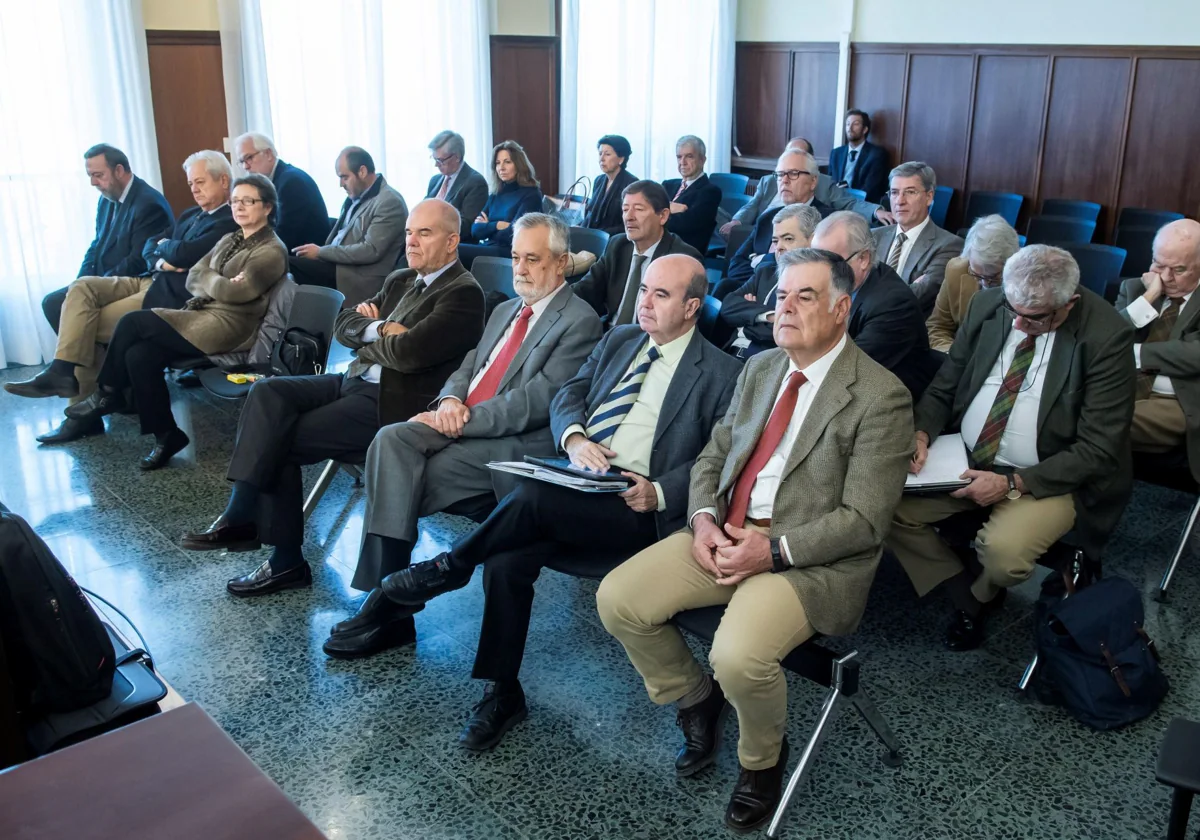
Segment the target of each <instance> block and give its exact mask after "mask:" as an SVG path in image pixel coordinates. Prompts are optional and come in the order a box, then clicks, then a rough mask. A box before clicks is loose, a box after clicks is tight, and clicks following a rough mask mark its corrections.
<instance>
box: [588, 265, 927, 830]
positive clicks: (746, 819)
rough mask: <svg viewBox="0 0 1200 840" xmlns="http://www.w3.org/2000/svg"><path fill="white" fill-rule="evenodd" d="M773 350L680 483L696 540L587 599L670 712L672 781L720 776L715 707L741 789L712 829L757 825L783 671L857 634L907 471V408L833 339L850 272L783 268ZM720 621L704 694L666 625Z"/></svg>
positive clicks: (620, 572)
mask: <svg viewBox="0 0 1200 840" xmlns="http://www.w3.org/2000/svg"><path fill="white" fill-rule="evenodd" d="M779 262H780V268H779V271H780V278H781V279H780V282H779V287H778V292H777V294H778V302H777V304H776V308H775V324H774V334H775V343H776V344H777V345H778V348H777V349H773V350H768V351H766V352H764V353H760V354H758V355H757V356H755V357H754V358H753V359H751V360H750V361H749V362H748V363H747V364H746V368H745V370H744V371H743V373H742V375H741V377H740V378H739V380H738V383H737V388H736V390H735V391H734V394H733V399H732V402H731V403H730V406H729V411H728V412H727V413H726V415H725V418H724V420H723V421H722V422H721V423H720V424H718V425H717V426H716V427H715V428H714V430H713V434H712V439H711V440H710V441H709V443H708V445H707V446H706V447H705V449H704V451H703V452H702V453H701V454H700V457H699V458H698V459H697V460H696V465H695V467H694V468H693V469H692V474H691V487H690V492H689V500H688V522H689V523H690V525H691V527H690V528H687V529H684V530H682V531H679V532H677V533H675V534H672V535H671V536H670V537H667V538H666V539H664V540H662V541H660V542H658V543H656V544H655V545H653V546H651V547H650V548H647V549H646V550H644V551H642V552H641V553H639V554H637V555H635V556H634V557H633V558H632V559H630V560H628V561H626V562H625V563H624V564H622V565H621V566H618V567H617V568H616V569H615V570H613V571H612V572H610V573H609V575H608V576H607V577H606V578H605V579H604V582H603V583H602V584H601V585H600V591H599V592H598V593H597V596H596V599H597V603H598V606H599V611H600V617H601V620H602V621H603V622H604V626H605V627H606V628H607V629H608V631H609V632H610V633H612V634H613V635H614V636H616V637H617V639H618V640H619V641H620V642H621V644H622V645H624V646H625V650H626V652H627V653H628V654H629V658H630V660H631V661H632V662H633V664H634V667H635V668H637V670H638V672H639V673H640V674H641V675H642V678H643V679H644V680H645V683H646V687H647V690H648V691H649V693H650V699H651V700H653V701H654V702H655V703H659V704H665V703H676V704H677V706H678V707H679V718H678V720H679V724H680V727H681V728H682V730H683V733H684V746H683V749H682V750H680V752H679V755H678V757H677V759H676V761H675V767H676V772H678V773H679V774H680V775H683V776H690V775H692V774H693V773H696V772H697V771H699V770H700V769H701V768H703V767H706V766H707V765H709V764H711V763H712V761H713V760H714V759H715V756H716V751H717V746H718V740H719V736H720V732H721V720H722V718H723V714H724V712H725V709H726V702H727V700H726V698H728V703H730V704H732V706H733V708H734V709H736V710H737V714H738V725H739V729H740V738H739V741H738V759H739V761H740V763H741V768H742V772H741V775H740V777H739V779H738V782H737V786H736V787H735V788H734V791H733V797H732V799H731V800H730V803H729V808H728V810H727V811H726V814H725V821H726V824H727V825H728V826H729V827H731V828H733V829H734V830H736V831H750V830H752V829H754V828H756V827H758V826H759V825H761V824H763V823H764V822H765V821H766V820H767V819H769V818H770V816H771V814H772V813H773V812H774V810H775V807H776V805H777V804H778V802H779V795H780V787H781V782H782V778H783V771H784V768H785V767H786V765H787V756H788V750H787V742H786V740H785V739H784V724H785V721H786V719H787V684H786V681H785V679H784V676H783V674H782V673H781V668H780V661H781V660H782V659H783V658H784V657H785V656H787V654H788V653H789V652H790V651H791V650H792V649H794V648H795V647H797V646H798V645H800V644H802V643H803V642H805V641H807V640H808V639H809V638H811V637H812V636H813V634H814V633H823V634H827V635H839V634H845V633H850V632H853V631H854V629H855V628H856V627H857V626H858V622H859V619H860V618H861V617H862V613H863V609H864V607H865V606H866V601H867V593H868V591H869V590H870V588H871V581H872V580H873V579H874V577H875V570H876V568H877V566H878V564H879V557H880V554H881V552H882V543H883V538H884V536H885V534H886V533H887V529H888V524H889V519H890V517H891V516H892V512H893V510H894V509H895V507H896V504H897V503H898V502H899V501H900V493H901V491H902V489H903V487H904V479H905V473H906V470H907V459H908V458H909V457H910V456H911V454H912V448H913V437H912V435H913V425H912V403H911V399H910V397H909V393H908V390H907V389H906V388H905V387H904V386H903V385H902V384H901V382H900V380H899V379H897V378H896V377H895V376H894V375H893V374H891V373H889V372H888V371H887V370H886V369H885V368H883V367H881V366H880V365H879V364H877V363H876V362H874V361H872V360H871V359H870V357H868V356H867V355H866V354H865V353H863V352H862V351H861V350H859V349H858V348H857V347H856V346H855V345H854V343H853V342H851V341H850V340H849V338H848V337H847V335H846V328H847V322H848V320H849V316H850V295H851V293H852V291H853V289H854V272H853V271H852V270H851V269H850V267H849V265H847V264H846V262H845V261H844V260H842V259H841V258H840V257H838V256H837V255H836V254H833V253H831V252H828V251H820V250H816V249H808V248H805V249H798V250H793V251H789V252H788V253H786V254H784V255H782V257H780V260H779ZM719 604H726V605H728V606H727V608H726V610H725V614H724V617H723V618H722V620H721V626H720V628H719V629H718V630H717V634H716V637H715V638H714V640H713V646H712V653H711V654H710V657H709V660H710V662H711V663H712V666H713V671H714V675H715V678H716V679H715V680H714V679H711V678H710V677H709V676H708V675H707V674H705V673H704V671H703V670H701V668H700V665H699V663H697V662H696V659H695V658H694V657H693V656H692V653H691V651H690V650H689V648H688V646H687V644H686V643H685V642H684V640H683V637H682V636H681V635H680V633H679V631H678V630H677V629H676V628H675V627H674V626H673V625H671V624H670V623H669V622H670V619H671V617H672V616H674V615H675V614H676V613H678V612H682V611H683V610H688V609H695V608H698V607H706V606H713V605H719Z"/></svg>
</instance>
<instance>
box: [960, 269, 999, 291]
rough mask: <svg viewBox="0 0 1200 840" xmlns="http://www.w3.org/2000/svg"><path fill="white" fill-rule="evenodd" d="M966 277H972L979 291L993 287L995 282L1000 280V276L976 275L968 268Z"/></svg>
mask: <svg viewBox="0 0 1200 840" xmlns="http://www.w3.org/2000/svg"><path fill="white" fill-rule="evenodd" d="M967 276H969V277H974V278H975V282H977V283H978V284H979V287H980V288H981V289H986V288H988V287H989V286H995V285H996V283H997V281H999V280H1000V278H1001V275H999V274H976V273H975V272H974V271H972V270H971V269H969V268H968V269H967Z"/></svg>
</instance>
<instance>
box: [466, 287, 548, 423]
mask: <svg viewBox="0 0 1200 840" xmlns="http://www.w3.org/2000/svg"><path fill="white" fill-rule="evenodd" d="M532 317H533V310H532V309H530V308H529V307H528V306H525V307H522V309H521V314H520V315H518V316H517V320H516V323H514V324H513V330H512V332H511V333H510V334H509V336H508V341H506V342H504V347H502V348H501V349H500V355H499V356H497V357H496V358H495V360H493V362H492V364H491V366H490V367H489V368H488V369H487V373H485V374H484V375H483V379H480V380H479V384H478V385H476V386H475V387H474V388H473V389H471V393H469V394H467V406H468V407H470V406H474V405H478V404H479V403H481V402H483V401H484V400H490V399H491V398H492V397H494V396H496V389H497V388H499V387H500V380H501V379H503V378H504V373H505V371H507V370H508V366H509V364H511V363H512V360H513V358H514V357H515V356H516V355H517V351H518V350H520V349H521V342H522V341H524V340H525V333H527V332H529V319H530V318H532Z"/></svg>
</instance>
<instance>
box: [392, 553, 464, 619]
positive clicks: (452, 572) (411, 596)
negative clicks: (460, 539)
mask: <svg viewBox="0 0 1200 840" xmlns="http://www.w3.org/2000/svg"><path fill="white" fill-rule="evenodd" d="M470 581H471V572H470V571H466V572H463V571H460V570H458V569H455V568H454V567H452V566H451V565H450V555H449V554H446V553H445V552H443V553H441V554H439V555H438V556H437V557H435V558H433V559H432V560H426V561H425V562H423V563H413V564H412V565H411V566H409V567H408V568H407V569H401V570H400V571H398V572H393V573H392V574H390V575H388V576H387V577H385V578H384V579H383V585H382V589H383V594H384V595H386V596H388V599H389V600H391V601H394V602H395V603H397V604H408V605H410V606H419V605H420V604H424V603H425V602H426V601H428V600H429V599H430V598H436V597H437V596H438V595H443V594H445V593H447V592H453V591H454V590H455V589H462V588H463V587H464V586H466V585H467V584H468V583H470Z"/></svg>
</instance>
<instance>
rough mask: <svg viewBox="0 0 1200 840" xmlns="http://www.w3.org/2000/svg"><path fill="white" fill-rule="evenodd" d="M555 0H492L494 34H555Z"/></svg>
mask: <svg viewBox="0 0 1200 840" xmlns="http://www.w3.org/2000/svg"><path fill="white" fill-rule="evenodd" d="M555 5H556V4H555V2H554V0H492V34H493V35H553V34H554V10H555Z"/></svg>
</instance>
